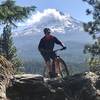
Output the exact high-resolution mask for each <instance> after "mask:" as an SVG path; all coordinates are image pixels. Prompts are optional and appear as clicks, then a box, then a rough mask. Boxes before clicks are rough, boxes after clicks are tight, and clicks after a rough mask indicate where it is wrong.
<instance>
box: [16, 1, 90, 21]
mask: <svg viewBox="0 0 100 100" xmlns="http://www.w3.org/2000/svg"><path fill="white" fill-rule="evenodd" d="M16 2H17V4H18V5H23V6H30V5H35V6H36V7H37V9H36V10H39V11H43V10H45V9H48V8H55V9H58V10H59V11H62V12H64V13H69V14H71V16H72V17H74V18H75V19H78V20H80V21H85V22H87V21H89V20H91V17H89V16H87V15H86V14H85V10H86V9H87V8H89V5H88V4H87V3H85V2H83V1H82V0H16Z"/></svg>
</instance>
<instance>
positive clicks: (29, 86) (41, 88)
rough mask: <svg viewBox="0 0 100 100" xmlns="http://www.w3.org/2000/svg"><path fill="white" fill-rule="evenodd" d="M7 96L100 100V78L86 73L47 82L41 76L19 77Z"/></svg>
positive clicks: (14, 98) (37, 99) (31, 99)
mask: <svg viewBox="0 0 100 100" xmlns="http://www.w3.org/2000/svg"><path fill="white" fill-rule="evenodd" d="M7 96H8V98H9V100H100V77H99V76H98V75H96V74H94V73H92V72H86V73H82V74H77V75H73V76H70V77H66V78H65V79H63V80H62V79H56V80H46V81H45V80H44V78H43V77H42V76H41V75H31V74H25V75H17V76H15V78H14V80H12V86H10V87H9V88H8V89H7Z"/></svg>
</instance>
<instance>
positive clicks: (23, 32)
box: [14, 9, 91, 70]
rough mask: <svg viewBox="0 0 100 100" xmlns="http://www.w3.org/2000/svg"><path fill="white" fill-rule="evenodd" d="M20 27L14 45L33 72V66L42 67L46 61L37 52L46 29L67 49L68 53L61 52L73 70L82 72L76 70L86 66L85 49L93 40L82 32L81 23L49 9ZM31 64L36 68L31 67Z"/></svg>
mask: <svg viewBox="0 0 100 100" xmlns="http://www.w3.org/2000/svg"><path fill="white" fill-rule="evenodd" d="M18 26H19V28H18V29H17V30H15V32H14V33H16V34H14V35H15V36H14V43H15V46H16V47H17V51H18V52H17V53H18V55H19V56H20V57H21V58H22V60H24V61H27V62H28V65H27V66H31V67H32V68H33V65H34V63H38V64H40V65H43V64H42V63H43V58H42V57H41V55H40V53H39V51H38V44H39V41H40V39H41V38H42V37H43V35H44V34H43V29H44V28H45V27H49V28H50V29H51V30H52V34H54V35H55V36H56V37H57V38H58V39H60V40H61V41H63V43H64V44H65V45H66V47H67V50H65V51H64V52H61V56H62V57H63V58H64V59H65V61H66V63H68V62H69V63H70V64H73V65H74V66H73V67H74V68H76V69H77V70H79V69H80V67H77V66H78V65H79V66H80V64H81V66H82V65H83V66H85V65H84V64H85V62H84V59H85V56H84V54H83V48H84V45H85V44H86V43H87V42H89V41H90V40H91V37H89V35H88V34H87V33H85V32H83V31H80V30H81V29H82V22H80V21H78V20H76V19H74V18H73V17H71V16H70V15H69V14H63V13H62V12H59V11H58V10H56V9H46V10H44V11H43V12H36V13H35V14H34V15H32V17H31V18H30V19H28V20H26V21H25V23H19V24H18ZM58 48H60V47H58ZM30 61H32V63H33V65H30ZM40 65H39V66H40ZM34 66H35V65H34ZM75 66H76V67H75ZM36 68H37V65H36ZM78 68H79V69H78ZM38 69H39V68H38ZM83 69H84V68H83Z"/></svg>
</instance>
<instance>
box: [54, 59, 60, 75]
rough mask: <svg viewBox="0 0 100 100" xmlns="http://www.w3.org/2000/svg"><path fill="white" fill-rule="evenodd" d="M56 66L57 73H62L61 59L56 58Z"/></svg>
mask: <svg viewBox="0 0 100 100" xmlns="http://www.w3.org/2000/svg"><path fill="white" fill-rule="evenodd" d="M55 68H56V73H57V74H58V76H59V74H60V63H59V59H57V58H55Z"/></svg>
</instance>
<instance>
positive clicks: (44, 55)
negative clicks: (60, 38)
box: [41, 52, 57, 62]
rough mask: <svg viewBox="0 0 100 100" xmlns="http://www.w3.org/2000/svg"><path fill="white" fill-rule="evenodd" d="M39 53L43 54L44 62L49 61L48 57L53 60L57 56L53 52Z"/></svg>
mask: <svg viewBox="0 0 100 100" xmlns="http://www.w3.org/2000/svg"><path fill="white" fill-rule="evenodd" d="M41 55H42V56H43V58H44V60H45V61H46V62H47V61H50V59H52V60H54V59H55V58H57V55H56V53H55V52H41Z"/></svg>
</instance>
